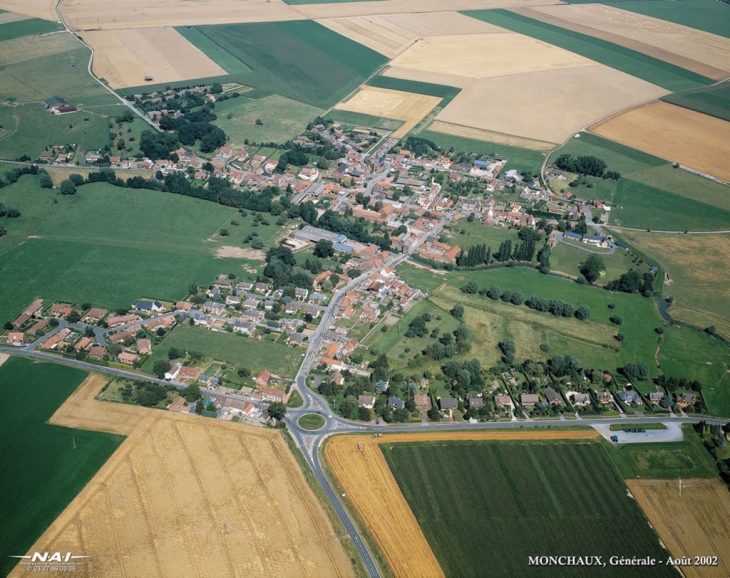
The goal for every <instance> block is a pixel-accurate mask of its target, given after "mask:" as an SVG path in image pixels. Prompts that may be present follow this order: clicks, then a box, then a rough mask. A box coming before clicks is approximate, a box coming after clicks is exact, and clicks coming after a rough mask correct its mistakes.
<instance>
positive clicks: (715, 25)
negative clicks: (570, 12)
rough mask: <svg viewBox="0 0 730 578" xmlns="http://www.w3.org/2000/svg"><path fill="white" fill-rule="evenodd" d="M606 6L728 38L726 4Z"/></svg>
mask: <svg viewBox="0 0 730 578" xmlns="http://www.w3.org/2000/svg"><path fill="white" fill-rule="evenodd" d="M585 1H591V0H585ZM608 6H613V7H615V8H621V9H622V10H629V11H631V12H636V13H637V14H644V15H646V16H653V17H654V18H660V19H661V20H667V21H669V22H676V23H677V24H681V25H682V26H689V27H691V28H696V29H697V30H704V31H705V32H712V33H713V34H718V35H719V36H726V37H728V38H730V10H728V9H727V5H726V4H723V3H722V2H716V1H715V0H675V1H673V2H632V1H626V2H616V3H608Z"/></svg>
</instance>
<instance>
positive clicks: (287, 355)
mask: <svg viewBox="0 0 730 578" xmlns="http://www.w3.org/2000/svg"><path fill="white" fill-rule="evenodd" d="M171 347H179V348H181V349H184V350H186V351H197V352H200V353H202V354H203V355H205V356H206V357H208V358H210V359H215V360H218V361H225V362H227V363H234V364H237V365H241V366H244V367H247V368H248V369H250V370H251V372H252V374H253V375H254V376H255V375H258V374H259V373H260V372H261V371H262V370H264V369H268V370H269V371H271V373H273V374H275V375H279V376H282V377H287V378H293V377H294V374H295V373H296V372H297V369H299V365H300V364H301V362H302V358H301V350H300V349H297V348H296V347H288V346H287V345H282V344H279V343H266V342H263V341H258V340H256V339H251V338H249V337H242V336H241V335H236V334H233V333H219V332H216V331H209V330H208V329H202V328H200V327H190V326H189V325H181V326H180V327H178V328H176V329H175V330H174V331H173V332H172V333H171V334H170V335H168V336H167V337H166V338H165V341H164V342H163V344H162V345H161V346H159V347H158V348H157V349H156V350H155V352H154V353H153V354H152V355H150V357H149V359H148V360H147V361H146V362H145V364H144V365H143V366H142V370H143V371H145V372H147V373H152V366H153V365H154V363H155V361H157V360H158V359H166V356H167V351H168V350H169V349H170V348H171Z"/></svg>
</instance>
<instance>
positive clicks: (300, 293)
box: [294, 287, 309, 301]
mask: <svg viewBox="0 0 730 578" xmlns="http://www.w3.org/2000/svg"><path fill="white" fill-rule="evenodd" d="M308 295H309V291H308V290H307V289H302V288H300V287H297V288H296V289H294V297H296V298H297V299H299V300H300V301H304V300H305V299H306V298H307V296H308Z"/></svg>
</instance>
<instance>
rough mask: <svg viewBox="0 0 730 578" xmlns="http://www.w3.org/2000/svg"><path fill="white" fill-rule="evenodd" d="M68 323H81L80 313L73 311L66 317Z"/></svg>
mask: <svg viewBox="0 0 730 578" xmlns="http://www.w3.org/2000/svg"><path fill="white" fill-rule="evenodd" d="M66 321H68V322H69V323H78V322H79V321H81V315H80V314H79V312H78V311H71V313H69V314H68V315H67V316H66Z"/></svg>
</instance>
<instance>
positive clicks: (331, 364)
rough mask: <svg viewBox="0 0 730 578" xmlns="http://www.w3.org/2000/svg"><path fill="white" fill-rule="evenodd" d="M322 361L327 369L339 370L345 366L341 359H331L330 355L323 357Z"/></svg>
mask: <svg viewBox="0 0 730 578" xmlns="http://www.w3.org/2000/svg"><path fill="white" fill-rule="evenodd" d="M322 363H324V364H325V365H326V366H327V367H328V368H329V369H334V370H340V369H343V368H344V367H345V366H344V365H343V363H342V362H341V361H337V360H336V359H332V358H331V357H323V358H322Z"/></svg>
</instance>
